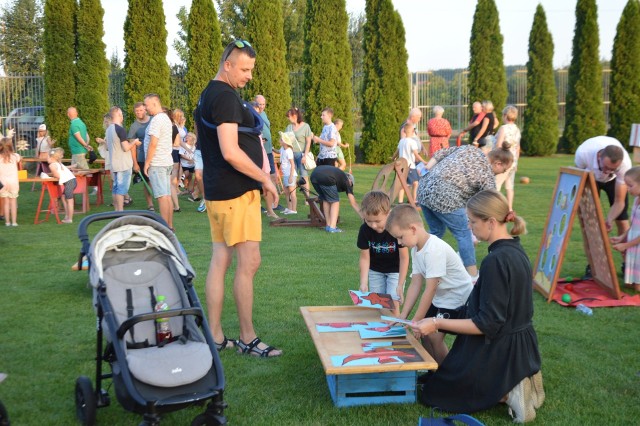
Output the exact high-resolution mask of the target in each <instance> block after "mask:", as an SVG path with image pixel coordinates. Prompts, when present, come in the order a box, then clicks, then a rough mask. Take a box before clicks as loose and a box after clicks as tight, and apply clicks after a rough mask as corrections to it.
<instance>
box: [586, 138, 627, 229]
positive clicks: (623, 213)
mask: <svg viewBox="0 0 640 426" xmlns="http://www.w3.org/2000/svg"><path fill="white" fill-rule="evenodd" d="M575 164H576V167H578V168H580V169H584V170H589V171H591V172H593V174H594V176H595V178H596V184H597V187H598V191H602V190H604V192H605V193H606V194H607V198H608V199H609V205H610V206H611V208H610V209H609V213H608V214H607V217H606V227H607V231H611V228H612V227H613V222H614V221H615V222H616V227H617V231H618V235H621V234H623V233H624V232H626V230H627V229H629V215H628V212H627V211H628V206H629V200H628V197H627V185H626V184H625V183H624V174H625V173H626V172H627V170H629V169H630V168H631V159H630V158H629V154H628V153H627V151H626V150H625V149H624V147H623V146H622V144H621V143H620V142H619V141H618V140H617V139H614V138H611V137H609V136H596V137H594V138H591V139H587V140H586V141H584V142H583V143H582V144H581V145H580V146H579V147H578V149H577V150H576V155H575Z"/></svg>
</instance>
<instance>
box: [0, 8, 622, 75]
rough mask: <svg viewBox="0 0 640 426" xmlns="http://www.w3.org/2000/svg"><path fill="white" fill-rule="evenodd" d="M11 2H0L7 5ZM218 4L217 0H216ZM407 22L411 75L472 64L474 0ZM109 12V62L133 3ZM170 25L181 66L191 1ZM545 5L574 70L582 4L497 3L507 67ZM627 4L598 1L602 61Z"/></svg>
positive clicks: (519, 54) (521, 58)
mask: <svg viewBox="0 0 640 426" xmlns="http://www.w3.org/2000/svg"><path fill="white" fill-rule="evenodd" d="M10 1H11V0H0V5H6V4H8V3H10ZM212 1H213V0H212ZM392 1H393V4H394V6H395V8H396V9H397V10H398V12H400V15H401V16H402V19H403V22H404V27H405V31H406V40H407V42H406V46H407V51H408V52H409V64H408V65H409V70H410V71H426V70H432V69H439V68H463V67H466V66H467V65H468V63H469V38H470V35H471V24H472V22H473V13H474V11H475V5H476V2H475V1H474V0H392ZM101 2H102V7H103V8H104V10H105V19H104V22H105V25H104V29H105V36H104V42H105V44H106V45H107V56H109V57H110V56H111V54H112V52H113V51H114V50H118V52H119V56H120V58H123V56H124V53H123V50H124V40H123V37H124V35H123V34H124V31H123V25H124V20H125V17H126V14H127V7H128V2H127V0H101ZM163 3H164V10H165V19H166V24H167V31H168V39H167V44H168V46H169V53H168V55H167V59H168V61H169V62H170V63H172V64H173V63H175V62H177V60H178V57H177V55H176V53H175V51H174V50H173V47H172V44H173V39H174V38H175V37H176V34H177V32H178V30H179V25H178V20H177V18H176V15H177V13H178V10H179V9H180V6H186V7H187V8H188V7H190V5H191V0H163ZM538 3H541V4H542V5H543V7H544V9H545V12H546V14H547V24H548V26H549V30H550V31H551V34H552V35H553V41H554V45H555V51H554V61H553V62H554V65H555V66H556V67H560V66H565V65H569V63H570V62H571V45H572V40H573V30H574V26H575V6H576V0H539V1H538V0H496V5H497V7H498V13H499V14H500V30H501V32H502V35H503V36H504V46H503V53H504V62H505V65H524V64H525V63H526V62H527V51H528V46H529V32H530V31H531V24H532V22H533V15H534V13H535V9H536V6H537V5H538ZM626 3H627V0H597V4H598V23H599V26H600V57H601V58H603V59H610V58H611V48H612V46H613V39H614V37H615V34H616V27H617V25H618V21H619V20H620V15H621V14H622V10H623V9H624V6H625V5H626ZM364 7H365V0H347V11H348V12H353V13H361V12H362V13H363V12H364Z"/></svg>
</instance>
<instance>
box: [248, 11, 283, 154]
mask: <svg viewBox="0 0 640 426" xmlns="http://www.w3.org/2000/svg"><path fill="white" fill-rule="evenodd" d="M282 13H283V8H282V1H281V0H263V1H251V2H250V3H249V6H248V7H247V28H246V30H245V31H246V34H245V35H246V38H247V40H249V42H250V43H251V45H252V46H253V47H254V49H255V50H256V54H257V58H256V66H255V68H254V70H253V81H251V83H249V85H248V86H247V88H246V89H245V91H244V93H243V95H244V96H246V98H247V99H250V98H253V97H254V96H255V95H258V94H260V95H263V96H264V97H265V98H266V99H267V109H266V113H267V115H268V116H269V121H270V122H271V135H272V137H273V144H274V146H275V147H276V148H277V147H279V144H278V131H281V130H284V129H285V127H286V126H287V124H289V120H288V119H287V117H286V112H287V110H288V109H289V108H290V107H291V90H290V86H289V71H288V70H287V60H286V44H285V42H284V18H283V15H282Z"/></svg>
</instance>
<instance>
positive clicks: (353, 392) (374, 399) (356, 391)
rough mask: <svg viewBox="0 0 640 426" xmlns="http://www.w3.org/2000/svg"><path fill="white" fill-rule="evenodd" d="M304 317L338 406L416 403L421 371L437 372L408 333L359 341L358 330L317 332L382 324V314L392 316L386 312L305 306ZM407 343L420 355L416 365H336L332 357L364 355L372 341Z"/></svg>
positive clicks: (353, 307) (434, 365) (425, 353)
mask: <svg viewBox="0 0 640 426" xmlns="http://www.w3.org/2000/svg"><path fill="white" fill-rule="evenodd" d="M300 312H301V313H302V316H303V318H304V321H305V323H306V324H307V328H308V329H309V333H310V334H311V338H312V339H313V343H314V345H315V347H316V350H317V351H318V355H319V356H320V360H321V362H322V366H323V368H324V371H325V374H326V376H327V384H328V386H329V391H330V393H331V397H332V399H333V402H334V404H335V405H337V406H339V407H344V406H353V405H370V404H387V403H413V402H415V401H416V393H415V390H416V379H417V371H418V370H434V369H436V368H438V364H437V363H436V362H435V361H434V360H433V358H432V357H431V356H430V355H429V354H428V353H427V351H426V350H425V349H424V348H423V347H422V344H421V343H420V342H419V341H418V340H416V338H415V337H413V335H412V334H411V333H410V332H409V333H407V335H406V336H405V337H399V338H384V339H368V340H362V339H360V334H359V333H358V332H357V331H340V332H322V333H321V332H318V330H317V328H316V324H319V323H348V322H382V321H381V320H380V315H391V312H390V311H389V310H387V309H371V308H362V307H358V306H303V307H301V308H300ZM380 341H384V342H388V341H392V342H400V341H406V342H408V343H409V344H410V345H411V347H412V348H413V349H415V351H416V352H417V353H418V355H419V357H418V358H419V359H417V360H416V361H415V362H413V361H407V362H404V363H381V364H377V365H361V366H357V365H340V366H335V365H334V364H333V362H332V359H331V357H332V356H336V355H346V354H364V353H365V351H364V350H363V347H362V344H363V343H371V342H380Z"/></svg>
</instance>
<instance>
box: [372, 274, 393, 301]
mask: <svg viewBox="0 0 640 426" xmlns="http://www.w3.org/2000/svg"><path fill="white" fill-rule="evenodd" d="M399 275H400V274H399V273H398V272H387V273H384V272H378V271H373V270H371V269H369V291H370V292H373V293H382V294H389V295H390V296H391V298H392V299H393V300H400V298H399V297H398V278H399Z"/></svg>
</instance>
